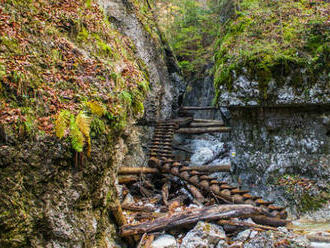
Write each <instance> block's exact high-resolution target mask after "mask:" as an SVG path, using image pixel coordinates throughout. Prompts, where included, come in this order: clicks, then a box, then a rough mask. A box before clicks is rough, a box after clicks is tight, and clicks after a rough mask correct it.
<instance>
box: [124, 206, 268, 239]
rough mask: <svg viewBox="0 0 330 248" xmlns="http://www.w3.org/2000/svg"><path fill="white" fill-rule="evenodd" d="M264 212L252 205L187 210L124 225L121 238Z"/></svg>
mask: <svg viewBox="0 0 330 248" xmlns="http://www.w3.org/2000/svg"><path fill="white" fill-rule="evenodd" d="M262 212H263V211H262V210H261V209H260V208H257V207H254V206H251V205H213V206H210V207H205V208H201V209H192V210H187V211H184V212H181V213H176V214H173V215H171V216H166V217H161V218H158V219H155V220H153V221H147V222H144V223H141V224H137V225H124V226H122V227H121V236H123V237H126V236H131V235H136V234H143V233H149V232H155V231H160V230H166V229H170V228H174V227H179V226H182V225H187V224H193V223H196V222H197V221H205V220H207V221H214V220H219V219H230V218H238V217H239V218H249V217H252V216H256V215H259V214H261V213H262Z"/></svg>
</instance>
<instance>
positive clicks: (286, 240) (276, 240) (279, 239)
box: [243, 232, 311, 248]
mask: <svg viewBox="0 0 330 248" xmlns="http://www.w3.org/2000/svg"><path fill="white" fill-rule="evenodd" d="M243 247H244V248H264V247H269V248H270V247H286V248H295V247H299V248H310V247H311V243H310V241H309V240H308V239H307V238H306V237H304V236H298V235H296V234H293V233H282V232H261V233H258V234H257V235H256V236H255V237H254V238H252V239H249V240H247V241H246V242H244V246H243Z"/></svg>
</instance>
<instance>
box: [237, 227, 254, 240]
mask: <svg viewBox="0 0 330 248" xmlns="http://www.w3.org/2000/svg"><path fill="white" fill-rule="evenodd" d="M257 234H258V232H257V231H253V230H251V229H247V230H244V231H242V232H240V233H238V235H237V236H236V237H235V238H234V239H233V240H238V241H245V240H247V239H248V238H249V239H253V238H254V237H255V236H256V235H257Z"/></svg>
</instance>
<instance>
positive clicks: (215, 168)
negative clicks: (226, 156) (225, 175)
mask: <svg viewBox="0 0 330 248" xmlns="http://www.w3.org/2000/svg"><path fill="white" fill-rule="evenodd" d="M230 168H231V167H230V165H203V166H186V167H183V168H181V171H192V170H195V171H203V172H204V171H205V172H210V173H213V172H230Z"/></svg>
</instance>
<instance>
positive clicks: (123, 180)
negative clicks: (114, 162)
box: [118, 176, 139, 184]
mask: <svg viewBox="0 0 330 248" xmlns="http://www.w3.org/2000/svg"><path fill="white" fill-rule="evenodd" d="M138 180H139V177H137V176H119V177H118V183H119V184H129V183H135V182H137V181H138Z"/></svg>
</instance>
